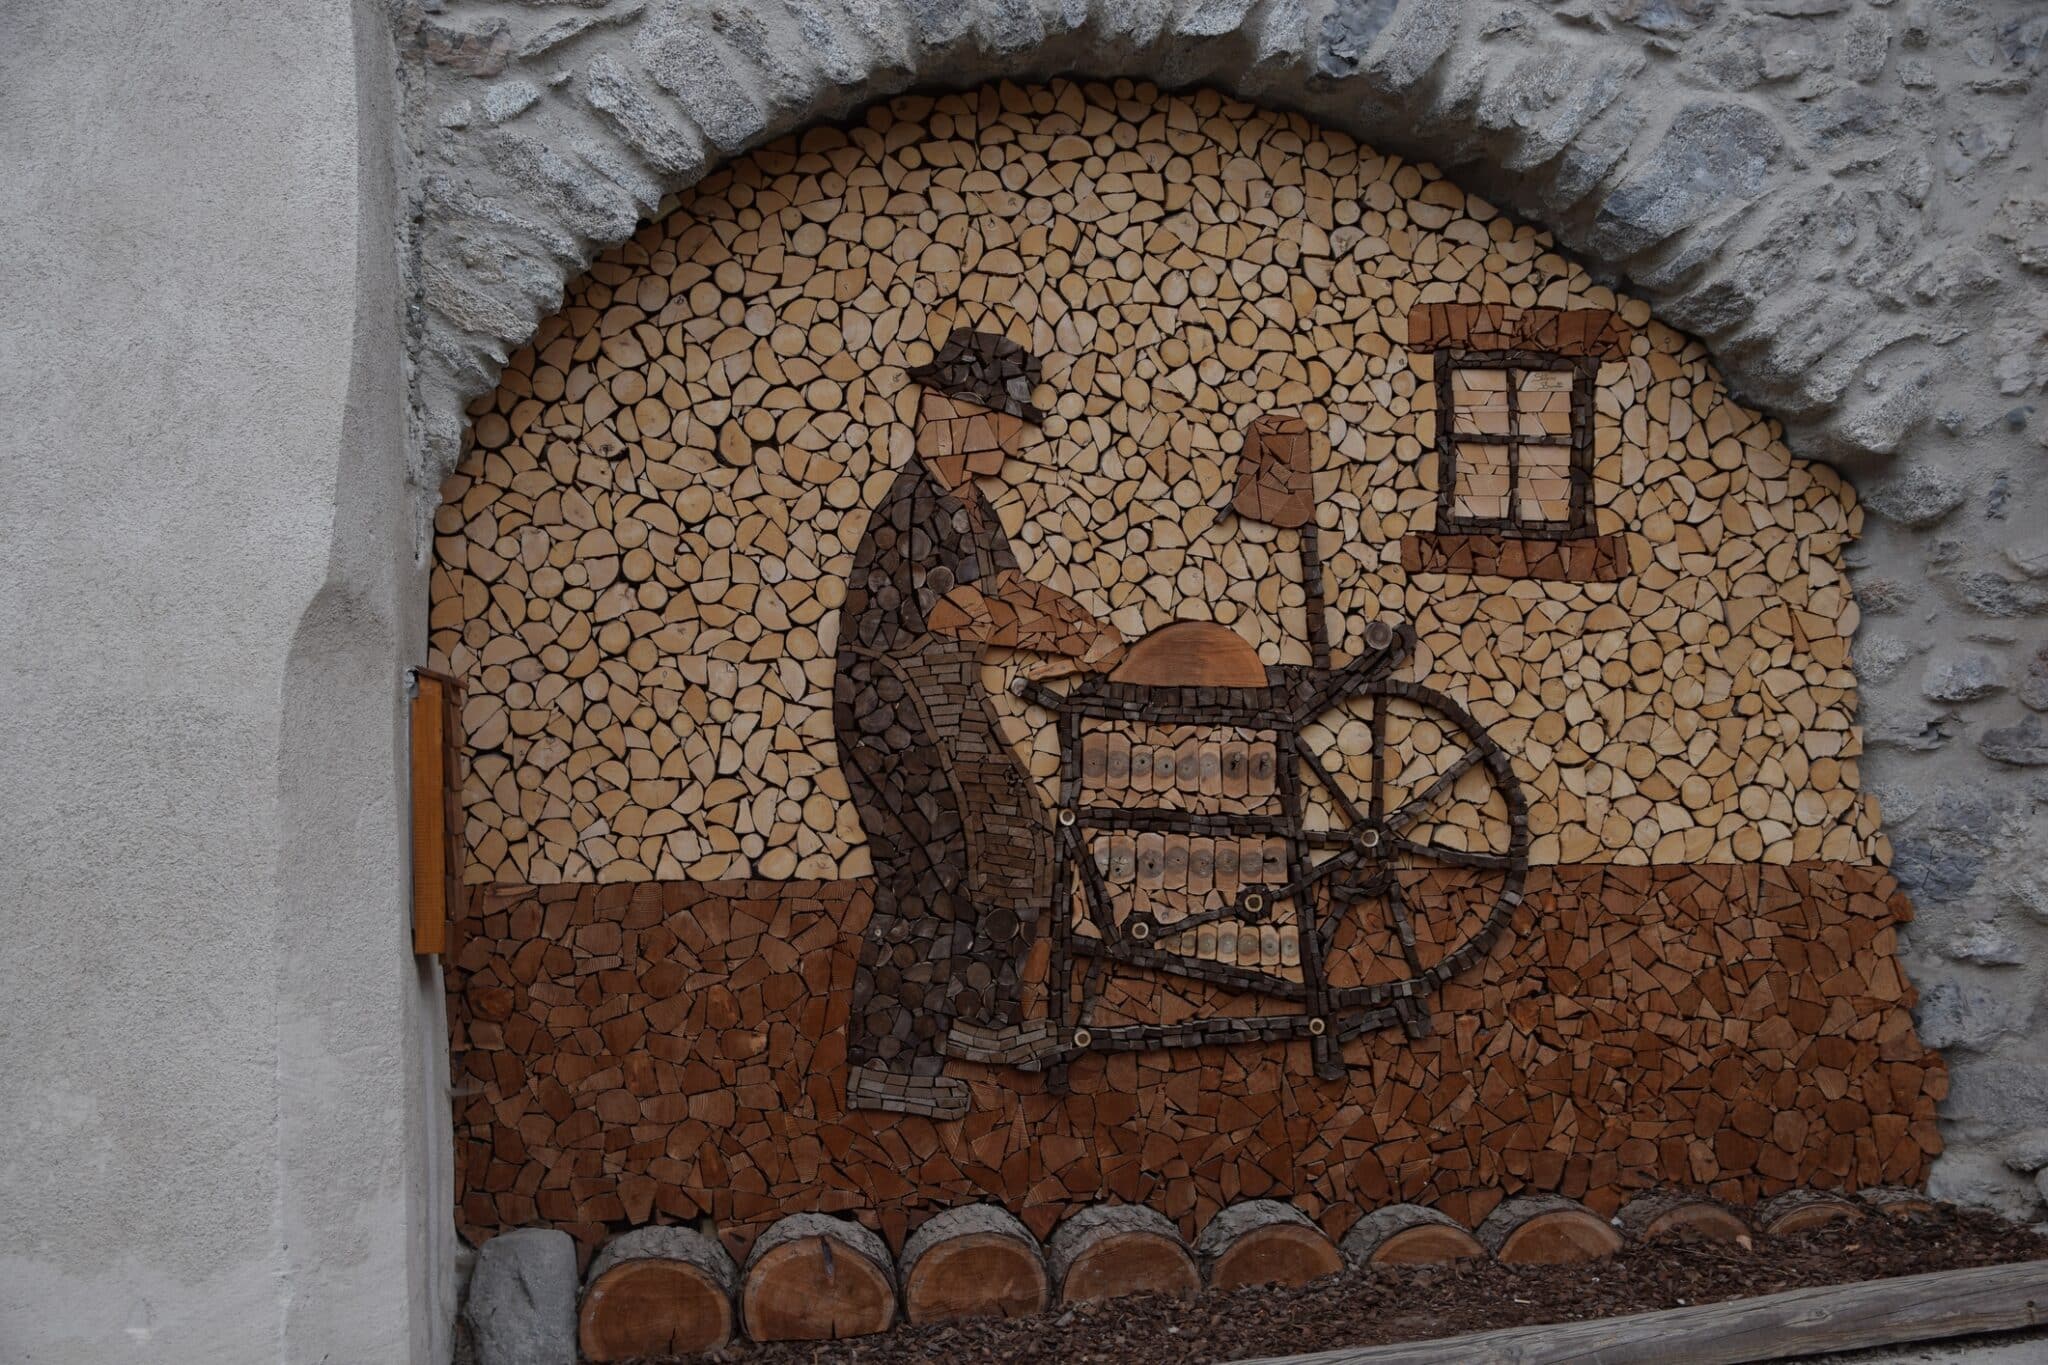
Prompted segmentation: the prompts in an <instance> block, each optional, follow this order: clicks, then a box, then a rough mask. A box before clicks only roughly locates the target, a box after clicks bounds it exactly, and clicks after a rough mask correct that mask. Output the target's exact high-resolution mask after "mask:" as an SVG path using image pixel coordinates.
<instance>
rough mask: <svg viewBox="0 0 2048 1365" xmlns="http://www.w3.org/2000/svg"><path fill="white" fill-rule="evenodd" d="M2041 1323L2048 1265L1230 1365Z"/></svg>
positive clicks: (1809, 1349)
mask: <svg viewBox="0 0 2048 1365" xmlns="http://www.w3.org/2000/svg"><path fill="white" fill-rule="evenodd" d="M2043 1323H2048V1261H2022V1262H2020V1263H2019V1264H2017V1265H1993V1266H1982V1267H1979V1268H1977V1269H1973V1270H1940V1271H1935V1272H1934V1273H1932V1274H1928V1275H1909V1276H1906V1277H1905V1278H1903V1279H1895V1280H1867V1281H1864V1282H1863V1283H1860V1284H1839V1285H1827V1286H1823V1287H1821V1288H1817V1289H1793V1290H1788V1291H1787V1292H1785V1293H1782V1294H1766V1295H1764V1296H1762V1297H1760V1298H1753V1299H1734V1300H1731V1301H1730V1302H1727V1303H1710V1304H1702V1305H1701V1306H1699V1307H1697V1308H1670V1309H1666V1310H1664V1311H1663V1312H1660V1313H1636V1314H1633V1315H1631V1316H1629V1317H1624V1318H1600V1319H1595V1320H1593V1321H1591V1322H1556V1323H1547V1324H1545V1325H1543V1326H1540V1327H1509V1328H1504V1329H1502V1330H1500V1331H1494V1332H1473V1333H1470V1334H1467V1335H1465V1336H1458V1337H1439V1338H1437V1339H1436V1340H1434V1341H1410V1342H1401V1343H1398V1344H1396V1345H1392V1346H1367V1347H1361V1348H1359V1349H1357V1350H1342V1351H1318V1352H1315V1353H1314V1354H1311V1355H1298V1356H1272V1357H1265V1358H1261V1359H1259V1360H1251V1361H1241V1362H1239V1363H1238V1365H1466V1363H1467V1362H1470V1361H1479V1360H1483V1361H1488V1362H1496V1363H1497V1365H1565V1362H1572V1365H1744V1362H1748V1361H1757V1360H1783V1359H1787V1358H1789V1357H1794V1356H1807V1355H1815V1354H1818V1353H1819V1352H1822V1351H1853V1350H1861V1349H1863V1348H1865V1347H1870V1346H1892V1345H1900V1344H1904V1343H1906V1342H1912V1341H1930V1340H1935V1339H1938V1338H1942V1337H1959V1336H1969V1335H1973V1334H1976V1333H1981V1332H2013V1331H2018V1330H2020V1329H2022V1328H2026V1327H2038V1326H2040V1325H2041V1324H2043Z"/></svg>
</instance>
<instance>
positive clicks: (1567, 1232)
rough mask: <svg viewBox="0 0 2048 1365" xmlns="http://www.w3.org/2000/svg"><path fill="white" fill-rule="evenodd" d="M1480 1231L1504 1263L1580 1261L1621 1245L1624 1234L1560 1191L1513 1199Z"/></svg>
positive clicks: (1596, 1257)
mask: <svg viewBox="0 0 2048 1365" xmlns="http://www.w3.org/2000/svg"><path fill="white" fill-rule="evenodd" d="M1476 1235H1477V1236H1478V1238H1479V1242H1480V1245H1482V1246H1484V1247H1485V1248H1486V1249H1487V1250H1488V1251H1491V1252H1492V1253H1493V1255H1494V1258H1495V1259H1496V1260H1498V1261H1500V1262H1501V1263H1502V1264H1504V1265H1578V1264H1581V1263H1583V1262H1586V1261H1597V1260H1599V1259H1601V1258H1602V1257H1605V1256H1612V1255H1613V1254H1614V1253H1615V1252H1617V1251H1619V1250H1621V1235H1620V1234H1619V1233H1617V1232H1616V1231H1615V1230H1614V1229H1613V1228H1611V1227H1609V1226H1608V1225H1607V1222H1606V1220H1605V1219H1603V1218H1601V1217H1600V1216H1599V1215H1598V1214H1596V1213H1594V1212H1593V1211H1592V1210H1591V1209H1589V1208H1587V1207H1586V1206H1585V1205H1584V1204H1581V1203H1579V1202H1578V1201H1577V1200H1575V1199H1567V1198H1565V1197H1564V1196H1563V1195H1561V1194H1536V1195H1525V1196H1523V1197H1522V1198H1520V1199H1510V1200H1508V1201H1506V1202H1505V1203H1503V1204H1501V1205H1500V1207H1498V1208H1496V1209H1495V1210H1494V1211H1493V1212H1492V1213H1490V1214H1488V1215H1487V1216H1486V1221H1485V1222H1483V1223H1481V1224H1480V1225H1479V1227H1478V1229H1477V1230H1476Z"/></svg>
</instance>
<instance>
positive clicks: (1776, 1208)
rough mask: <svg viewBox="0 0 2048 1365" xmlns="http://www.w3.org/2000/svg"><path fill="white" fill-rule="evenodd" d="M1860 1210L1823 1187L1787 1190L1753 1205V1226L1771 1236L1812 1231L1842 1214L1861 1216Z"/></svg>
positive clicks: (1844, 1216) (1838, 1218) (1837, 1220)
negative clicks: (1754, 1223) (1754, 1222)
mask: <svg viewBox="0 0 2048 1365" xmlns="http://www.w3.org/2000/svg"><path fill="white" fill-rule="evenodd" d="M1862 1216H1863V1210H1862V1209H1860V1208H1858V1207H1856V1205H1855V1204H1853V1203H1851V1202H1850V1201H1849V1200H1847V1199H1844V1198H1843V1197H1842V1196H1841V1195H1839V1194H1829V1193H1827V1192H1826V1191H1824V1190H1787V1191H1785V1193H1783V1194H1780V1195H1774V1196H1772V1197H1771V1198H1769V1199H1766V1200H1764V1202H1763V1203H1761V1204H1759V1205H1757V1206H1756V1226H1757V1230H1758V1231H1760V1232H1764V1233H1768V1234H1769V1235H1770V1236H1772V1237H1782V1236H1785V1235H1786V1234H1788V1233H1794V1232H1811V1231H1813V1229H1815V1228H1818V1227H1825V1226H1827V1225H1828V1224H1829V1223H1834V1222H1839V1221H1841V1220H1842V1219H1844V1218H1861V1217H1862Z"/></svg>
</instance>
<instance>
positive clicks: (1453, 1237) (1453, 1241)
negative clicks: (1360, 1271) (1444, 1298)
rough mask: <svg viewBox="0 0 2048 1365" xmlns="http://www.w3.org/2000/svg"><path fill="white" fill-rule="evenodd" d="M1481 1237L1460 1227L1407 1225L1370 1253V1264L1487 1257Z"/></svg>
mask: <svg viewBox="0 0 2048 1365" xmlns="http://www.w3.org/2000/svg"><path fill="white" fill-rule="evenodd" d="M1485 1255H1486V1248H1485V1247H1483V1246H1481V1245H1479V1239H1478V1238H1476V1237H1474V1236H1473V1235H1472V1234H1471V1233H1469V1232H1467V1231H1465V1229H1463V1228H1460V1227H1439V1226H1436V1225H1434V1224H1425V1225H1423V1226H1421V1227H1412V1228H1403V1229H1402V1230H1401V1231H1399V1232H1396V1233H1394V1234H1392V1235H1391V1236H1389V1237H1388V1238H1387V1239H1386V1240H1385V1241H1383V1242H1381V1243H1380V1244H1379V1246H1378V1247H1376V1248H1374V1250H1373V1252H1372V1254H1371V1255H1370V1256H1368V1257H1366V1260H1365V1263H1366V1264H1367V1265H1449V1264H1451V1263H1452V1262H1454V1261H1468V1260H1471V1259H1473V1258H1474V1257H1484V1256H1485Z"/></svg>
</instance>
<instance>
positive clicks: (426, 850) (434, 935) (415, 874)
mask: <svg viewBox="0 0 2048 1365" xmlns="http://www.w3.org/2000/svg"><path fill="white" fill-rule="evenodd" d="M413 676H414V677H415V679H416V680H417V686H418V689H419V690H418V691H417V692H416V693H414V695H413V699H412V950H413V952H415V953H419V954H422V955H425V954H432V953H445V952H447V951H448V918H449V916H450V915H451V914H452V913H453V912H454V910H455V907H456V903H457V899H456V898H457V896H458V895H459V894H460V891H459V888H460V885H461V880H462V850H461V844H460V842H459V841H460V839H461V837H462V826H461V819H462V709H461V708H462V683H461V682H460V681H459V680H457V679H455V678H450V677H448V676H446V675H445V674H440V673H432V672H429V671H428V670H426V669H424V668H422V669H415V670H414V674H413Z"/></svg>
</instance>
